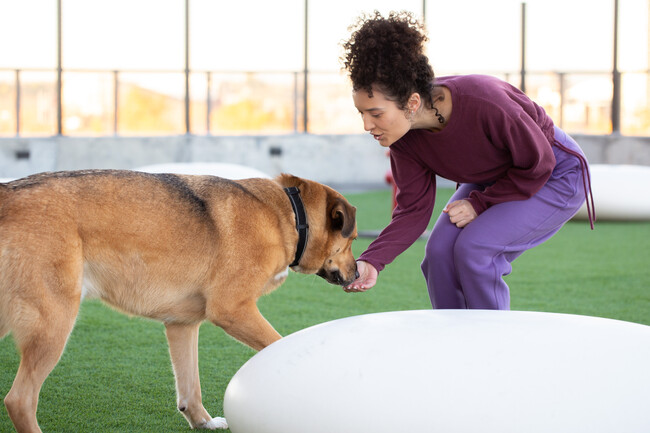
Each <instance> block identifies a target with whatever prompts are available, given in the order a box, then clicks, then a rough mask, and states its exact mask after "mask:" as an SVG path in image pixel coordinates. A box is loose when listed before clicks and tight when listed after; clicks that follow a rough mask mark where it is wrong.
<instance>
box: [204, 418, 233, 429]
mask: <svg viewBox="0 0 650 433" xmlns="http://www.w3.org/2000/svg"><path fill="white" fill-rule="evenodd" d="M201 428H204V429H208V430H217V429H222V430H225V429H227V428H228V423H227V422H226V418H219V417H216V418H212V419H211V420H210V421H208V422H206V423H205V424H203V425H202V426H201Z"/></svg>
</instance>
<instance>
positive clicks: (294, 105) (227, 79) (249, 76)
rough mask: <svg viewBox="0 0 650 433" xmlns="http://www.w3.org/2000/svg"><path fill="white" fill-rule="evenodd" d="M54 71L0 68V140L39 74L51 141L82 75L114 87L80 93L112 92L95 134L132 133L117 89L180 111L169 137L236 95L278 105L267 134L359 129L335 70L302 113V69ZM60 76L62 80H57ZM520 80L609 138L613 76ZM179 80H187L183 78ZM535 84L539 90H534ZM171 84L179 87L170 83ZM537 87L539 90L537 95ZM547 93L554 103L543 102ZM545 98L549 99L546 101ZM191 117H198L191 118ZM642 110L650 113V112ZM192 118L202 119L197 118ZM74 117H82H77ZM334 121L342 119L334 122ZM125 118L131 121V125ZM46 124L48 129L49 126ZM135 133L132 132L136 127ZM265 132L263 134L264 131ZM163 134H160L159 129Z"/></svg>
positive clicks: (513, 77) (196, 129)
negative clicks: (278, 118)
mask: <svg viewBox="0 0 650 433" xmlns="http://www.w3.org/2000/svg"><path fill="white" fill-rule="evenodd" d="M57 72H58V71H56V70H52V69H0V84H1V83H2V82H3V81H2V78H1V77H2V76H3V75H2V74H4V77H5V80H4V83H5V89H7V88H9V89H10V90H9V92H5V95H4V98H3V95H2V94H0V103H1V102H2V101H1V99H4V101H5V102H4V104H3V105H2V107H4V111H5V112H8V111H13V115H12V113H9V114H8V115H5V118H7V117H8V118H13V120H14V122H15V124H14V128H13V131H10V129H9V128H7V126H6V125H7V120H6V119H5V126H4V128H1V127H0V135H4V136H11V135H15V136H23V135H26V134H27V135H29V134H32V133H34V131H30V130H27V129H26V128H25V127H24V126H23V121H22V120H23V119H22V117H21V116H22V114H21V113H22V112H23V110H26V109H27V107H25V106H24V105H25V103H24V100H25V99H26V98H30V96H29V95H28V94H27V93H28V92H27V90H29V93H30V94H33V93H39V92H38V91H35V90H34V89H31V87H34V86H38V80H36V84H35V83H31V87H30V85H28V84H27V83H26V82H25V80H24V77H27V76H30V75H33V74H36V75H39V74H38V73H40V74H44V73H45V74H47V73H49V74H51V81H50V82H49V83H48V82H47V81H48V80H43V79H42V78H41V81H43V83H41V85H40V88H41V90H40V93H43V94H45V95H46V96H42V97H41V99H42V100H41V101H40V102H39V103H34V102H30V106H33V107H37V108H38V109H39V110H43V112H44V113H55V114H54V116H51V115H50V116H48V115H46V114H45V115H41V116H40V117H42V118H47V119H49V120H48V121H49V122H52V121H54V125H55V126H54V128H53V129H52V128H45V129H46V130H49V131H51V134H50V135H69V134H74V130H72V129H71V128H69V127H68V128H66V126H65V122H64V120H65V119H66V118H67V117H66V112H68V114H69V113H70V112H77V114H79V113H78V112H79V111H80V110H81V111H83V109H82V108H78V107H77V105H80V103H79V101H74V100H73V99H74V98H73V97H72V96H67V94H66V91H65V88H66V86H69V87H74V84H75V81H83V80H81V79H80V77H81V76H84V75H86V76H95V77H101V78H102V79H103V81H104V83H106V82H110V84H108V85H107V84H104V87H106V86H110V87H112V88H111V89H109V90H106V89H105V88H104V89H103V92H102V89H95V90H93V89H90V90H88V91H86V92H81V93H82V94H83V96H84V97H86V98H87V97H89V94H91V93H103V94H105V95H109V94H110V96H105V98H104V99H110V101H108V102H105V103H103V104H101V105H102V107H101V108H100V109H99V110H98V109H95V111H99V112H100V113H99V114H97V113H95V114H94V116H95V117H101V118H102V119H104V123H108V124H109V125H110V126H106V125H105V126H103V127H102V128H101V130H100V131H98V132H95V135H111V134H113V135H120V134H132V133H133V132H134V128H128V127H125V126H121V124H122V123H124V122H120V119H121V114H122V111H124V110H126V109H127V108H129V107H128V101H122V100H121V97H123V96H124V95H126V93H123V92H122V91H123V90H124V89H127V88H141V89H147V88H148V87H149V90H148V91H149V92H151V93H152V94H157V95H160V96H159V98H166V99H167V100H169V101H171V102H169V104H172V105H173V106H174V109H173V111H174V113H177V112H179V111H180V112H181V113H182V114H174V115H173V116H172V117H174V116H176V115H179V116H180V119H176V120H175V121H174V122H172V123H173V124H174V125H175V126H172V127H168V130H172V131H173V133H181V134H182V133H185V134H193V133H194V134H213V133H217V134H223V133H224V132H226V133H227V131H224V129H223V128H222V127H221V126H220V125H219V124H218V122H216V121H215V120H214V116H215V114H218V113H217V112H218V111H219V110H223V109H224V107H227V105H228V100H237V98H240V99H241V98H242V97H241V96H240V95H241V94H247V95H249V96H248V98H249V99H250V100H251V101H252V102H251V104H253V105H255V104H257V105H260V106H261V105H264V104H266V105H270V104H271V105H276V106H277V107H276V108H278V107H280V108H282V110H283V112H285V113H290V114H288V115H287V116H286V117H288V119H287V118H283V119H282V125H275V126H272V125H271V126H272V127H271V129H275V130H276V131H281V132H307V131H309V132H314V131H311V130H310V129H306V128H305V126H306V125H307V123H306V122H305V116H306V115H308V116H309V123H310V124H312V125H319V124H320V125H324V126H323V127H316V131H315V132H320V131H318V129H319V128H321V129H322V128H326V129H329V128H330V127H331V128H332V129H329V130H328V133H349V132H351V130H352V131H358V132H360V124H359V123H358V122H357V120H358V119H357V118H356V116H355V112H354V109H353V108H354V107H353V105H352V101H351V98H350V96H349V94H350V89H349V84H348V83H347V78H346V77H344V76H343V75H342V74H341V73H337V72H318V71H312V72H310V75H311V79H310V81H309V84H308V86H310V88H309V89H307V90H308V93H309V94H310V95H311V96H312V97H313V98H314V100H313V101H312V102H311V104H310V105H309V110H310V111H311V113H309V114H305V113H306V112H305V103H304V102H303V101H304V96H305V94H306V93H307V92H305V87H304V86H305V84H304V83H305V80H304V77H303V74H304V72H303V71H239V72H233V71H189V72H186V71H178V70H85V69H69V70H68V69H66V70H62V71H61V72H60V74H58V73H57ZM491 74H492V75H496V76H499V77H501V78H503V79H505V80H506V81H509V82H511V83H513V84H515V85H518V84H519V80H520V74H519V73H518V72H492V73H491ZM632 74H635V75H642V76H645V81H646V82H647V83H648V86H650V71H630V72H625V73H622V74H621V75H622V77H623V80H625V77H626V76H627V75H630V76H631V75H632ZM55 76H56V78H55ZM58 76H60V77H61V79H60V82H59V79H58ZM526 76H527V90H528V93H529V95H530V96H531V98H532V99H533V100H536V101H537V102H538V103H539V104H540V105H542V106H544V108H546V109H547V111H549V114H551V116H552V117H553V118H554V120H555V122H556V123H557V124H558V125H559V126H561V127H564V126H565V125H566V124H567V121H566V112H567V107H569V106H571V105H573V106H575V105H576V104H578V105H580V104H582V105H583V106H584V110H585V111H586V112H589V111H591V113H593V112H594V110H598V111H599V112H601V113H600V117H599V119H600V120H599V121H600V122H601V123H602V122H603V120H602V117H603V113H604V112H605V111H609V114H608V116H607V117H608V118H609V121H610V126H609V129H610V130H609V131H608V132H612V131H616V129H615V128H612V126H613V125H614V120H613V119H614V113H613V112H612V111H611V96H610V97H609V98H608V97H607V93H608V92H609V93H610V94H611V82H612V81H611V77H612V73H611V72H606V71H571V72H562V71H559V72H558V71H548V72H544V71H540V72H532V71H528V72H527V73H526ZM8 77H13V85H12V84H11V83H7V81H12V80H11V79H8ZM108 77H110V78H108ZM135 77H140V78H141V79H140V80H135V79H134V78H135ZM161 77H163V78H167V79H169V80H171V81H173V85H166V84H163V85H158V88H156V86H151V85H150V84H151V83H152V82H154V81H156V80H157V79H161ZM185 77H186V79H185V80H184V78H185ZM319 78H320V82H319ZM594 80H599V87H592V89H593V88H595V89H596V90H592V91H591V95H587V96H589V97H591V96H593V95H595V94H596V93H598V94H600V96H598V95H595V98H596V100H593V99H592V100H591V101H580V100H579V98H580V97H581V96H580V95H578V96H575V95H573V93H574V92H573V91H574V90H575V89H576V88H577V87H578V85H579V84H581V82H584V81H594ZM143 81H144V82H145V83H144V84H143V83H142V82H143ZM574 81H575V82H574ZM138 82H139V84H138ZM536 82H540V83H542V84H539V83H538V84H536ZM64 83H65V85H64ZM177 83H181V84H178V85H176V84H177ZM607 87H609V88H607ZM11 88H13V89H14V91H13V95H10V93H11ZM174 88H175V89H174ZM26 89H27V90H26ZM42 89H50V90H49V91H48V90H42ZM151 89H154V90H151ZM540 89H542V90H541V91H540ZM49 92H53V93H54V94H53V95H50V93H49ZM549 92H550V93H552V98H546V97H547V96H548V94H549ZM583 93H588V92H583ZM8 94H9V96H8ZM47 95H50V96H51V97H48V96H47ZM545 95H546V96H545ZM12 96H13V101H12V102H11V103H8V102H7V99H11V97H12ZM583 96H584V95H583ZM598 97H600V99H597V98H598ZM545 98H546V99H548V100H545ZM577 98H578V99H577ZM648 99H650V95H648V96H646V99H645V107H646V110H648V108H649V107H648V104H649V101H648ZM341 100H345V104H347V105H346V107H345V108H339V109H337V110H330V111H327V110H325V108H324V107H328V106H336V103H337V102H336V101H341ZM43 101H45V102H43ZM48 101H49V102H48ZM265 101H266V102H265ZM231 102H232V101H231ZM81 105H83V104H81ZM341 105H342V104H341V103H340V102H339V105H338V106H339V107H341ZM2 107H0V111H2V110H3V108H2ZM9 107H13V108H9ZM347 108H349V111H344V110H346V109H347ZM622 109H623V110H625V109H626V105H625V101H623V103H622ZM194 111H196V112H197V113H194ZM574 111H575V109H574ZM578 111H579V108H578ZM199 112H202V113H199ZM647 112H648V113H650V110H648V111H647ZM198 114H201V115H200V116H199V115H198ZM249 114H250V113H249ZM80 115H83V113H81V114H80ZM242 115H246V113H242ZM344 116H349V117H351V118H353V119H352V120H349V121H348V120H346V119H343V118H342V117H344ZM52 117H54V119H52ZM68 117H69V116H68ZM91 117H92V116H91ZM168 117H170V116H168ZM108 118H110V121H109V120H107V119H108ZM337 118H341V119H338V120H337ZM122 120H124V119H122ZM129 120H132V121H135V120H134V119H129ZM0 121H1V119H0ZM45 122H46V123H47V121H45ZM569 123H570V122H569ZM337 125H338V126H337ZM341 125H343V126H341ZM349 125H353V126H349ZM135 129H136V130H137V128H135ZM263 129H264V128H262V130H263ZM266 129H269V128H268V125H267V128H266ZM649 129H650V125H649ZM12 132H13V134H12ZM136 132H137V131H136ZM162 132H164V130H163V131H162ZM237 132H238V133H251V134H255V133H261V130H260V128H249V129H248V130H246V129H245V128H244V129H243V130H242V129H240V130H239V131H237ZM583 132H584V131H583ZM586 132H589V131H586ZM594 132H595V133H602V132H603V126H602V125H601V126H600V127H599V128H598V130H594ZM648 134H650V130H649V131H648V132H647V133H646V135H648Z"/></svg>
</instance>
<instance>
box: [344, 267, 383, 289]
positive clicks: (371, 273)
mask: <svg viewBox="0 0 650 433" xmlns="http://www.w3.org/2000/svg"><path fill="white" fill-rule="evenodd" d="M357 272H359V278H357V279H356V280H354V281H353V282H352V283H351V284H350V285H349V286H346V287H343V290H345V291H346V292H348V293H351V292H365V291H366V290H368V289H370V288H372V287H373V286H374V285H375V284H376V283H377V275H378V274H379V272H377V269H375V267H374V266H373V265H371V264H370V263H368V262H364V261H361V260H360V261H358V262H357Z"/></svg>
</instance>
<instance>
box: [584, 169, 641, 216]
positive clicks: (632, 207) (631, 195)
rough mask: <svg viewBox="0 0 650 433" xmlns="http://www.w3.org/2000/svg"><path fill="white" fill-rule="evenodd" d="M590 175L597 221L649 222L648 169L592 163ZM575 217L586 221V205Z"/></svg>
mask: <svg viewBox="0 0 650 433" xmlns="http://www.w3.org/2000/svg"><path fill="white" fill-rule="evenodd" d="M590 172H591V189H592V191H593V194H594V205H595V207H596V220H598V221H606V220H611V221H643V220H650V192H649V190H650V167H647V166H643V165H603V164H595V165H592V166H590ZM574 218H576V219H587V218H588V216H587V207H586V205H582V208H580V210H579V211H578V213H577V214H576V215H575V217H574Z"/></svg>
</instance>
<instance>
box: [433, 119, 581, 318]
mask: <svg viewBox="0 0 650 433" xmlns="http://www.w3.org/2000/svg"><path fill="white" fill-rule="evenodd" d="M555 139H556V140H557V141H558V142H559V143H560V144H562V145H563V146H564V147H566V148H568V149H570V150H572V151H575V152H577V153H579V154H581V155H582V151H581V150H580V147H579V146H578V144H577V143H576V142H575V141H574V140H573V139H572V138H571V137H569V136H568V135H566V134H565V133H564V132H563V131H562V130H560V129H559V128H556V129H555ZM553 151H554V153H555V158H556V161H557V163H556V165H555V168H554V170H553V173H552V174H551V177H550V179H549V180H548V182H547V183H546V184H545V185H544V186H543V187H542V189H541V190H539V191H538V192H537V194H535V195H534V196H532V197H531V198H529V199H527V200H521V201H511V202H506V203H500V204H497V205H494V206H491V207H490V208H488V209H487V210H485V211H484V212H483V213H481V215H479V216H478V217H477V218H476V219H475V220H474V221H472V222H471V223H469V224H468V225H467V226H465V227H464V228H458V227H456V226H455V225H454V224H452V223H451V222H450V221H449V216H448V215H447V214H445V213H443V214H441V215H440V217H439V218H438V221H437V222H436V224H435V226H434V228H433V231H432V232H431V237H430V238H429V240H428V242H427V246H426V252H425V257H424V261H423V262H422V272H423V273H424V278H425V279H426V281H427V287H428V289H429V297H430V299H431V304H432V305H433V308H461V309H465V308H472V309H498V310H507V309H509V308H510V293H509V289H508V286H507V284H506V283H505V281H503V277H504V276H505V275H508V274H509V273H510V271H511V270H512V267H511V263H512V261H513V260H514V259H516V258H517V257H519V256H520V255H521V254H522V253H523V252H524V251H526V250H528V249H530V248H533V247H535V246H537V245H539V244H541V243H542V242H544V241H546V240H547V239H549V238H550V237H551V236H553V235H554V234H555V233H557V231H558V230H560V228H561V227H562V226H563V225H564V223H566V222H567V221H568V220H569V219H571V217H572V216H573V215H575V214H576V212H578V210H579V209H580V206H582V204H583V203H584V201H585V190H584V187H583V185H584V183H583V181H584V180H583V167H582V165H581V162H580V159H579V158H578V157H576V156H574V155H571V154H570V153H568V152H566V151H565V150H563V149H561V148H560V147H558V146H557V145H555V146H553ZM485 186H486V185H476V184H462V185H461V186H460V187H459V188H458V190H457V191H456V193H455V194H454V195H453V196H452V197H451V199H450V202H452V201H455V200H461V199H463V198H466V197H467V196H468V195H469V193H470V192H471V191H473V190H476V189H479V190H480V189H483V188H485Z"/></svg>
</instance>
